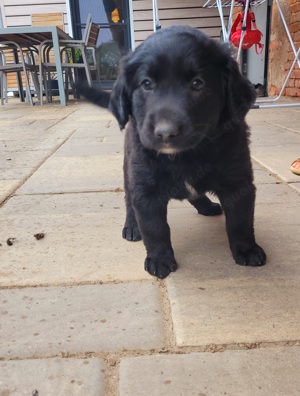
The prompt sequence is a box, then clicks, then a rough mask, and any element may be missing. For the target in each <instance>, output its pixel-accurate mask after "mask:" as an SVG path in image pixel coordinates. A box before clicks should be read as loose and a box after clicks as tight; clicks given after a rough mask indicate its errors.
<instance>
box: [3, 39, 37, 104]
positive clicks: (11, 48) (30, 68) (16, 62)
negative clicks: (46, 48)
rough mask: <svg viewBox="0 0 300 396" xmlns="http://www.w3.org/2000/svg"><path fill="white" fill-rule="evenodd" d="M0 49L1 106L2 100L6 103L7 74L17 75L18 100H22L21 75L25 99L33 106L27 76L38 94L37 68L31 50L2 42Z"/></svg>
mask: <svg viewBox="0 0 300 396" xmlns="http://www.w3.org/2000/svg"><path fill="white" fill-rule="evenodd" d="M1 44H2V46H1V47H0V85H1V88H0V89H1V105H3V104H4V99H5V101H6V102H8V96H7V74H9V73H17V81H18V89H19V94H20V98H21V99H22V98H23V85H22V76H21V73H23V76H24V80H25V86H26V99H27V100H29V102H30V104H31V105H32V106H33V105H34V103H33V100H32V96H31V87H30V82H29V74H31V77H32V80H33V82H34V85H35V89H36V91H37V93H38V94H39V84H38V76H37V72H38V66H36V64H35V59H34V56H33V50H32V49H31V48H21V46H20V45H19V44H17V43H15V42H13V41H7V42H2V43H1Z"/></svg>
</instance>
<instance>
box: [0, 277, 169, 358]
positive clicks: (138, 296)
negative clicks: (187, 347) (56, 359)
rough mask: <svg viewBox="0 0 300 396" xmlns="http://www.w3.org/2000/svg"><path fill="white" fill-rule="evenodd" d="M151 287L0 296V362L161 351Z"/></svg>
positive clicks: (158, 319)
mask: <svg viewBox="0 0 300 396" xmlns="http://www.w3.org/2000/svg"><path fill="white" fill-rule="evenodd" d="M159 300H160V297H159V291H158V287H157V286H156V285H155V284H152V283H151V282H141V283H127V284H116V285H115V284H109V285H85V286H75V287H49V288H44V287H39V288H24V289H6V290H1V291H0V311H1V317H2V318H3V320H2V321H1V326H0V339H1V345H0V357H2V358H3V357H4V358H8V357H11V358H16V357H18V358H29V357H44V356H53V355H56V354H60V353H73V354H76V353H87V352H101V351H121V350H123V349H127V350H131V349H141V350H145V349H146V350H147V349H151V348H161V347H163V345H164V333H163V320H162V314H161V311H160V304H159Z"/></svg>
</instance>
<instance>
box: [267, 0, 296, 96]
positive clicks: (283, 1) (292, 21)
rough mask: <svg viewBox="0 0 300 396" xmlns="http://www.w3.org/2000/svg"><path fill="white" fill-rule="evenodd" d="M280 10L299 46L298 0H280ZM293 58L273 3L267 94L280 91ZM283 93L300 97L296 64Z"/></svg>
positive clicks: (275, 93)
mask: <svg viewBox="0 0 300 396" xmlns="http://www.w3.org/2000/svg"><path fill="white" fill-rule="evenodd" d="M280 5H281V8H282V11H283V13H284V15H285V19H286V22H287V24H288V26H289V30H290V32H291V36H292V37H293V41H294V43H295V46H296V49H298V48H299V46H300V0H280ZM293 59H294V53H293V50H292V47H291V45H290V43H289V40H288V37H287V35H286V33H285V29H284V26H283V24H282V21H281V18H280V15H279V12H278V8H277V6H276V4H275V3H274V5H273V13H272V28H271V40H270V61H269V87H268V92H269V95H277V94H278V93H279V92H280V89H281V87H282V84H283V82H284V79H285V77H286V75H287V73H288V71H289V69H290V66H291V64H292V62H293ZM283 94H284V95H286V96H290V97H300V69H299V67H298V66H297V65H296V66H295V68H294V71H293V72H292V75H291V78H290V79H289V81H288V83H287V85H286V88H285V90H284V92H283Z"/></svg>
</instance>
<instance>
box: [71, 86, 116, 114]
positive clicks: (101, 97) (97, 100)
mask: <svg viewBox="0 0 300 396" xmlns="http://www.w3.org/2000/svg"><path fill="white" fill-rule="evenodd" d="M76 88H77V91H78V92H79V94H80V95H82V96H84V97H85V98H86V99H87V100H88V101H89V102H92V103H94V104H95V105H97V106H100V107H104V108H105V109H108V106H109V101H110V92H106V91H102V90H101V89H98V88H94V87H90V86H89V85H88V84H86V83H85V84H84V83H80V84H77V86H76Z"/></svg>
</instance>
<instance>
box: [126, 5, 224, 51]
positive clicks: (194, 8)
mask: <svg viewBox="0 0 300 396" xmlns="http://www.w3.org/2000/svg"><path fill="white" fill-rule="evenodd" d="M205 2H206V0H158V8H159V12H158V16H159V20H160V24H161V26H162V27H167V26H171V25H189V26H193V27H195V28H198V29H201V30H202V31H203V32H204V33H206V34H208V35H209V36H210V37H214V38H219V37H220V32H221V23H220V17H219V13H218V10H217V9H216V8H203V4H205ZM132 4H133V24H134V25H133V26H134V37H135V45H138V44H139V43H141V42H142V41H143V40H145V38H146V37H148V36H149V35H150V34H151V33H152V32H153V12H152V0H132ZM223 11H224V13H225V14H226V13H228V12H229V10H228V9H223Z"/></svg>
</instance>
